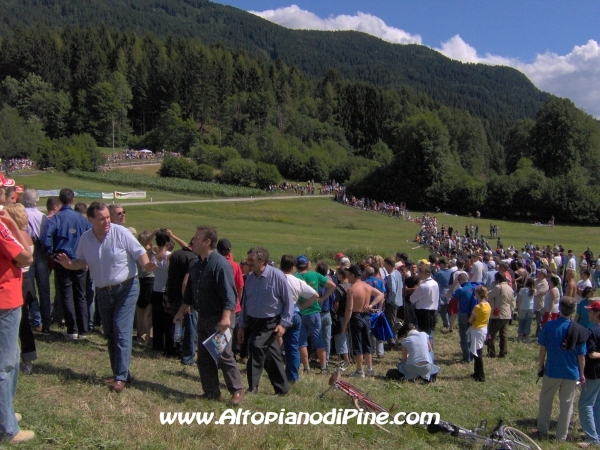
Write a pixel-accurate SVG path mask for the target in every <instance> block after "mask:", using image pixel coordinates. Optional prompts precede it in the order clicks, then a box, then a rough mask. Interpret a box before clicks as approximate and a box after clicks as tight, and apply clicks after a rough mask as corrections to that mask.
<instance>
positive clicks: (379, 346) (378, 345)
mask: <svg viewBox="0 0 600 450" xmlns="http://www.w3.org/2000/svg"><path fill="white" fill-rule="evenodd" d="M369 336H370V337H371V347H372V348H374V349H375V352H376V353H377V356H383V355H384V354H385V345H384V344H385V342H383V341H380V340H379V339H375V336H373V333H371V331H369Z"/></svg>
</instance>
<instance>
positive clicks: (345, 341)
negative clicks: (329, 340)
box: [333, 332, 350, 355]
mask: <svg viewBox="0 0 600 450" xmlns="http://www.w3.org/2000/svg"><path fill="white" fill-rule="evenodd" d="M333 338H334V339H335V351H336V352H337V354H338V355H347V354H348V353H350V352H349V350H348V348H349V347H350V336H348V332H346V333H340V334H336V335H335V336H334V337H333Z"/></svg>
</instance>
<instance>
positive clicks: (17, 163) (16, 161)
mask: <svg viewBox="0 0 600 450" xmlns="http://www.w3.org/2000/svg"><path fill="white" fill-rule="evenodd" d="M32 167H35V162H33V161H32V160H31V159H29V158H10V159H5V160H4V161H2V171H4V172H14V171H15V170H22V169H30V168H32Z"/></svg>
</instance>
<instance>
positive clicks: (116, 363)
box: [96, 277, 140, 381]
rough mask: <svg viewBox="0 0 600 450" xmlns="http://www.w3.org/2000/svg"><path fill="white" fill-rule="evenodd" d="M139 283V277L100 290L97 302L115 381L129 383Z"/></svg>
mask: <svg viewBox="0 0 600 450" xmlns="http://www.w3.org/2000/svg"><path fill="white" fill-rule="evenodd" d="M139 290H140V284H139V282H138V279H137V277H135V278H134V279H133V280H132V281H130V282H129V283H127V282H126V283H124V285H122V286H120V287H119V288H117V289H112V290H110V291H105V290H102V289H98V293H97V296H96V300H97V303H98V310H99V311H100V320H101V321H102V328H103V329H104V336H105V337H106V338H107V339H108V355H109V356H110V367H111V369H112V372H113V375H114V377H115V380H120V381H127V378H128V376H129V363H130V362H131V347H132V342H131V340H132V335H133V315H134V313H135V304H136V302H137V299H138V293H139Z"/></svg>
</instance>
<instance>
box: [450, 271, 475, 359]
mask: <svg viewBox="0 0 600 450" xmlns="http://www.w3.org/2000/svg"><path fill="white" fill-rule="evenodd" d="M458 282H459V284H460V289H458V290H457V291H456V292H455V293H454V298H456V299H457V300H458V335H459V337H460V349H461V351H462V360H461V362H462V363H470V362H471V361H472V360H473V358H472V356H471V351H470V350H469V343H468V342H467V330H468V329H469V326H470V324H469V317H471V313H472V312H473V308H475V305H477V298H476V297H475V295H474V292H475V288H476V287H477V285H476V284H474V283H471V282H470V281H469V276H468V275H467V274H466V273H464V272H463V273H461V274H460V275H459V276H458ZM477 284H479V283H477Z"/></svg>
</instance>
